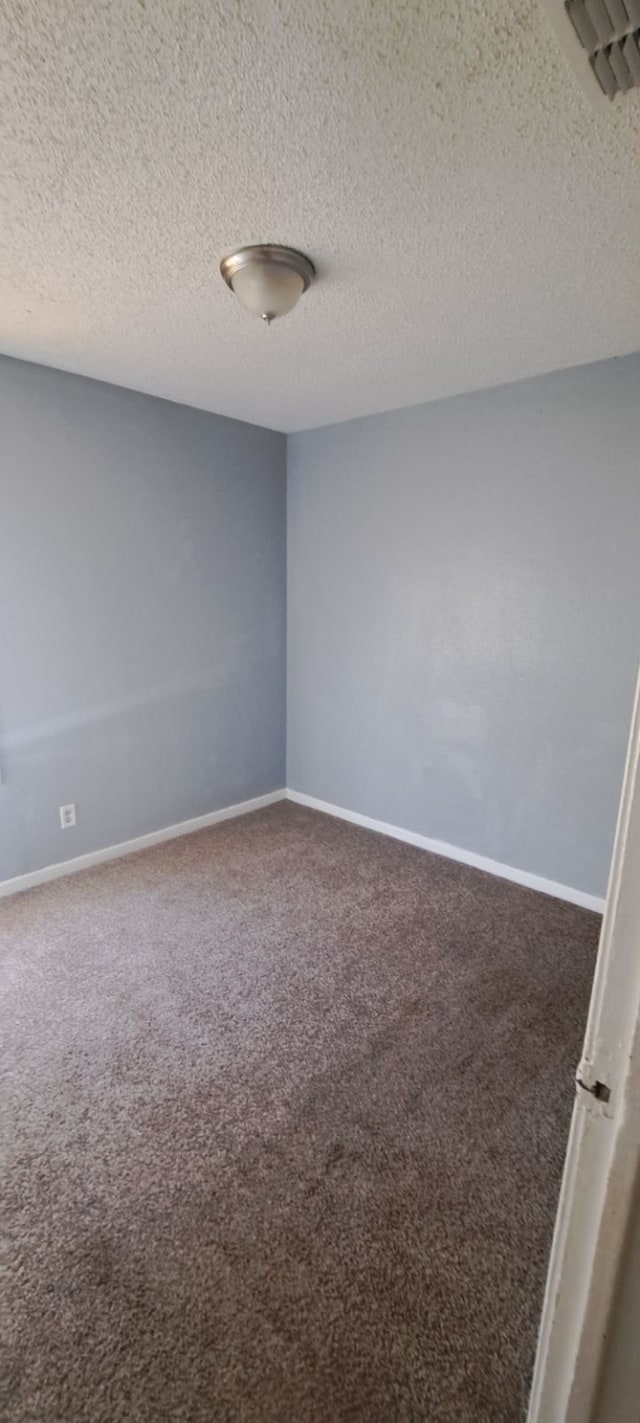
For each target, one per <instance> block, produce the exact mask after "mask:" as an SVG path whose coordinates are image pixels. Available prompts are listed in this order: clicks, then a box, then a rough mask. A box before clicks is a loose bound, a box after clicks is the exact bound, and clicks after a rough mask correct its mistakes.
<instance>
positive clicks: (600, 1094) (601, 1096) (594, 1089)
mask: <svg viewBox="0 0 640 1423" xmlns="http://www.w3.org/2000/svg"><path fill="white" fill-rule="evenodd" d="M576 1086H577V1087H581V1088H582V1090H583V1092H590V1093H591V1096H592V1097H595V1099H596V1101H597V1102H609V1101H610V1100H611V1088H610V1087H607V1084H606V1082H599V1081H598V1082H583V1080H582V1078H581V1077H576Z"/></svg>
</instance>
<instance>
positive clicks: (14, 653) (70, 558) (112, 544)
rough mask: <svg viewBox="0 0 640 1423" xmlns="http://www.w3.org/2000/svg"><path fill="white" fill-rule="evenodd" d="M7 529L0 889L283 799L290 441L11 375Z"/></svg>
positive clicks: (40, 371) (0, 648)
mask: <svg viewBox="0 0 640 1423" xmlns="http://www.w3.org/2000/svg"><path fill="white" fill-rule="evenodd" d="M0 511H1V512H0V768H1V773H2V778H3V781H2V784H0V879H6V878H9V877H11V876H13V875H18V874H21V873H24V872H25V871H28V870H32V869H36V868H39V867H40V866H42V865H45V864H49V863H52V862H55V861H57V860H61V859H67V858H70V857H71V856H74V855H77V854H81V853H82V852H84V851H86V850H92V849H95V848H98V847H102V846H105V845H110V844H114V843H116V842H118V841H120V840H124V839H128V838H129V837H131V836H136V835H140V834H143V833H145V832H146V831H149V830H154V829H157V828H159V827H161V826H165V825H169V824H171V823H173V822H175V821H180V820H184V819H186V818H188V817H190V816H197V815H200V814H203V813H205V812H207V811H211V810H215V809H217V808H218V807H221V806H225V805H228V804H231V803H233V802H235V801H241V800H244V799H245V798H247V797H250V796H254V795H259V794H261V793H262V792H265V791H269V790H272V789H274V788H276V787H279V786H282V785H283V784H284V728H285V714H284V708H285V596H286V586H285V585H286V579H285V566H286V554H285V538H286V477H285V440H284V436H282V435H278V434H275V433H273V432H271V431H266V430H261V429H259V428H257V427H256V426H251V425H243V424H240V423H238V422H236V421H232V420H225V419H222V418H219V417H216V416H213V415H207V414H204V413H202V412H199V411H195V410H190V409H187V408H185V407H183V406H179V405H173V404H169V403H167V402H164V401H161V400H154V399H152V398H151V397H149V396H143V395H136V394H134V393H133V392H131V391H125V390H120V389H117V388H115V387H113V386H108V385H103V384H101V383H98V382H96V381H90V380H85V379H82V378H80V377H77V376H71V375H64V374H62V373H61V372H58V371H53V370H46V369H44V368H42V367H39V366H30V365H27V364H23V363H21V362H18V361H11V360H8V359H6V358H5V359H1V360H0ZM68 801H75V802H76V804H77V811H78V825H77V828H76V829H75V830H69V831H64V832H62V831H61V830H60V829H59V823H58V807H59V806H60V805H61V804H63V803H66V802H68Z"/></svg>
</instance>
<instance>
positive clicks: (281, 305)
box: [220, 244, 315, 324]
mask: <svg viewBox="0 0 640 1423" xmlns="http://www.w3.org/2000/svg"><path fill="white" fill-rule="evenodd" d="M220 271H221V273H222V276H223V277H224V280H225V282H226V283H227V286H228V287H231V290H232V291H233V292H235V295H236V296H237V298H238V301H239V302H240V303H241V305H242V306H244V307H245V308H246V310H247V311H250V312H251V315H252V316H259V317H260V318H261V320H262V321H266V322H267V324H268V323H269V322H271V321H274V320H275V319H276V317H277V316H286V314H287V312H288V311H291V310H292V308H293V307H294V306H295V304H296V302H297V301H298V298H299V297H301V296H302V293H303V292H304V291H306V290H307V287H308V286H309V285H310V283H311V281H312V279H313V277H314V275H315V269H314V267H313V263H312V262H310V261H309V258H308V257H305V256H304V255H303V253H302V252H296V251H295V250H294V249H293V248H292V247H276V246H274V245H273V244H270V245H265V246H262V247H241V248H240V250H239V251H238V252H233V253H232V254H231V256H229V257H225V258H224V259H223V261H222V262H221V263H220Z"/></svg>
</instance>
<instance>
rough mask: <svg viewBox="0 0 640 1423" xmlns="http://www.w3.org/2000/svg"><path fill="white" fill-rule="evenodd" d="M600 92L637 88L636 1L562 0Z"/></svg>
mask: <svg viewBox="0 0 640 1423" xmlns="http://www.w3.org/2000/svg"><path fill="white" fill-rule="evenodd" d="M565 9H566V12H567V14H568V16H569V19H570V20H571V23H572V25H573V28H574V30H575V32H576V34H577V36H578V39H579V40H580V43H581V45H582V47H583V49H585V50H586V51H587V56H588V59H589V63H590V65H591V68H592V69H593V72H594V74H595V76H596V79H597V80H598V83H599V85H600V88H601V89H602V92H603V94H606V95H607V98H608V99H615V97H616V95H617V94H626V93H627V92H628V90H629V89H639V88H640V0H565Z"/></svg>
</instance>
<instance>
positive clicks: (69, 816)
mask: <svg viewBox="0 0 640 1423" xmlns="http://www.w3.org/2000/svg"><path fill="white" fill-rule="evenodd" d="M75 823H76V808H75V805H61V806H60V829H61V830H70V829H71V827H72V825H75Z"/></svg>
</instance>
